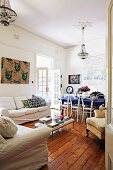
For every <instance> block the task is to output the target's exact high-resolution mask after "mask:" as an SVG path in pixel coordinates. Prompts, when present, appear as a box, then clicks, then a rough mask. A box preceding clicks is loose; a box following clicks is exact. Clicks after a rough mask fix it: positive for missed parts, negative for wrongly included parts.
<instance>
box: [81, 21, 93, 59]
mask: <svg viewBox="0 0 113 170" xmlns="http://www.w3.org/2000/svg"><path fill="white" fill-rule="evenodd" d="M88 26H91V22H88V21H87V22H79V24H78V27H79V28H81V29H82V43H81V50H80V53H78V56H79V57H80V58H81V59H86V58H87V57H88V55H89V54H88V53H87V52H86V47H85V43H84V29H85V28H86V27H88Z"/></svg>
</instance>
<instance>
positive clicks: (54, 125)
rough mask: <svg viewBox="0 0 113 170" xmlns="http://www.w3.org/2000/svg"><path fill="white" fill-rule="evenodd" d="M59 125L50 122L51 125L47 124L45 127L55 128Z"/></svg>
mask: <svg viewBox="0 0 113 170" xmlns="http://www.w3.org/2000/svg"><path fill="white" fill-rule="evenodd" d="M58 125H59V124H58V123H56V122H52V123H49V124H48V125H47V126H48V127H52V128H53V127H56V126H58Z"/></svg>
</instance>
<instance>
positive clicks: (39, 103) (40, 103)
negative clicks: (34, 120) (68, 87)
mask: <svg viewBox="0 0 113 170" xmlns="http://www.w3.org/2000/svg"><path fill="white" fill-rule="evenodd" d="M32 99H35V100H36V103H37V107H42V106H46V105H47V104H46V101H45V99H44V98H42V97H40V96H35V95H32Z"/></svg>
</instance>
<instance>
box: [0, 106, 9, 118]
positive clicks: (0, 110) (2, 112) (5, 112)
mask: <svg viewBox="0 0 113 170" xmlns="http://www.w3.org/2000/svg"><path fill="white" fill-rule="evenodd" d="M0 115H1V116H6V117H9V112H8V109H6V108H0Z"/></svg>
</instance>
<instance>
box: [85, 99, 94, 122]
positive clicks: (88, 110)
mask: <svg viewBox="0 0 113 170" xmlns="http://www.w3.org/2000/svg"><path fill="white" fill-rule="evenodd" d="M88 100H90V101H89V102H88V103H87V102H85V101H84V99H83V98H82V111H83V113H82V122H83V120H84V118H85V117H87V116H88V114H89V116H90V117H91V116H92V112H93V110H94V108H93V100H92V99H91V98H89V99H88ZM89 103H90V104H89Z"/></svg>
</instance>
